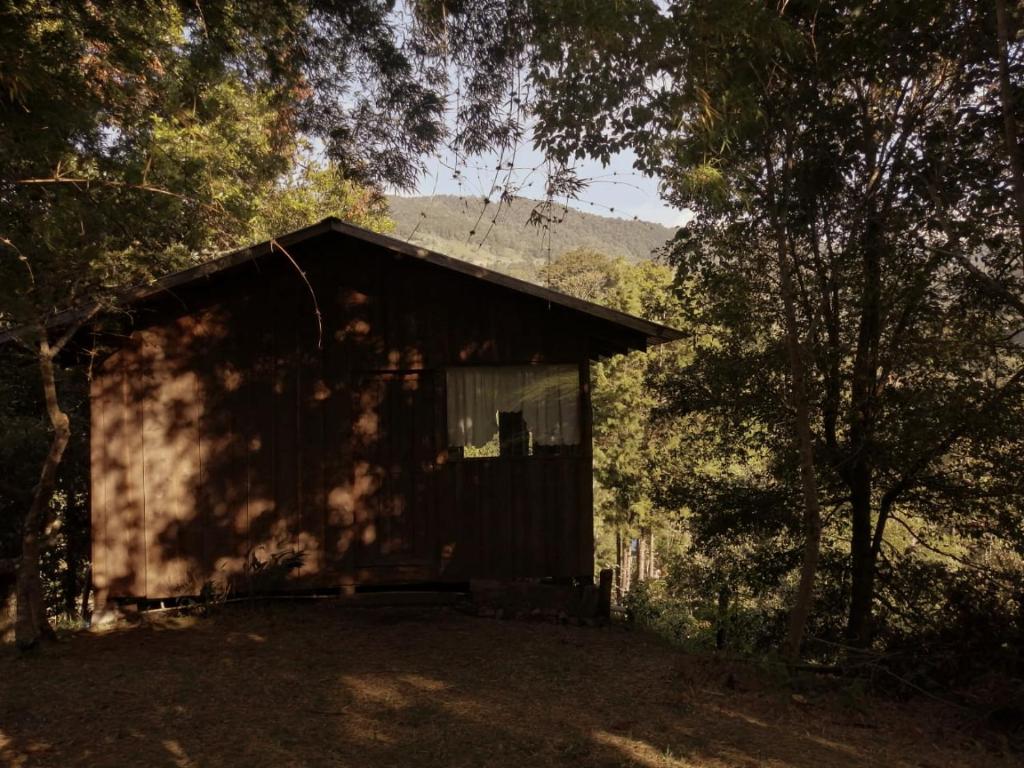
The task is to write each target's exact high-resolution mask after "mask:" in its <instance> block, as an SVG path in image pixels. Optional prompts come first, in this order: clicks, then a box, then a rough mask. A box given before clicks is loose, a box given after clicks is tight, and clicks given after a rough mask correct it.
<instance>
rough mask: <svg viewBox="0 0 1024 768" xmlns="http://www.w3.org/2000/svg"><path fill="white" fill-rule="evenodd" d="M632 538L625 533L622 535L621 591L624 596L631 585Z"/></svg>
mask: <svg viewBox="0 0 1024 768" xmlns="http://www.w3.org/2000/svg"><path fill="white" fill-rule="evenodd" d="M632 543H633V541H632V539H631V538H630V537H629V534H628V533H627V534H626V535H625V536H623V537H622V575H621V582H622V593H623V595H624V596H625V594H626V593H628V592H629V590H630V588H631V587H632V586H633V547H632Z"/></svg>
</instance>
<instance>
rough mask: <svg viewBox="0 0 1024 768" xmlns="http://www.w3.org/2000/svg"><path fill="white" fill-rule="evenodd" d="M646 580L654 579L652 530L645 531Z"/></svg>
mask: <svg viewBox="0 0 1024 768" xmlns="http://www.w3.org/2000/svg"><path fill="white" fill-rule="evenodd" d="M647 578H648V579H653V578H654V529H653V528H648V529H647Z"/></svg>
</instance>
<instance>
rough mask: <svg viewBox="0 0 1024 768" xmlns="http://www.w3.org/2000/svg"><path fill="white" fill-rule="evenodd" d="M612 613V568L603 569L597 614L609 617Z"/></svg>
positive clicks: (599, 584)
mask: <svg viewBox="0 0 1024 768" xmlns="http://www.w3.org/2000/svg"><path fill="white" fill-rule="evenodd" d="M611 615H612V569H611V568H604V569H602V570H601V575H600V581H599V582H598V588H597V616H598V617H599V618H604V619H607V618H609V617H610V616H611Z"/></svg>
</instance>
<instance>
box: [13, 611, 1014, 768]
mask: <svg viewBox="0 0 1024 768" xmlns="http://www.w3.org/2000/svg"><path fill="white" fill-rule="evenodd" d="M956 720H957V718H956V717H955V716H954V714H953V713H951V712H949V711H948V710H945V709H944V708H943V707H942V706H941V705H937V704H933V703H926V702H918V703H916V704H907V705H898V704H895V703H892V702H880V701H875V700H867V701H863V700H860V701H855V700H850V699H849V697H844V696H843V695H841V694H840V693H836V692H833V693H828V694H825V693H819V694H814V693H809V692H805V693H803V694H801V695H800V696H798V697H796V698H794V694H793V691H792V689H790V688H788V687H787V686H785V685H782V684H781V683H780V681H779V680H773V679H771V676H770V675H767V674H765V673H764V672H762V671H760V670H757V669H754V668H751V667H744V666H738V665H737V664H736V663H734V662H733V663H727V662H724V661H720V660H716V659H714V658H710V657H704V656H692V655H687V654H684V653H682V652H680V651H679V650H677V649H674V648H671V647H668V646H666V645H665V644H663V643H662V642H660V641H659V640H657V639H655V638H651V637H647V636H645V635H642V634H640V633H636V632H631V631H629V630H627V629H624V628H621V627H605V628H589V627H573V626H560V625H553V624H545V623H527V622H520V621H500V620H496V619H484V618H476V617H470V616H466V615H463V614H460V613H458V612H455V611H453V610H451V609H423V608H420V609H408V608H406V609H382V608H377V609H363V610H353V609H351V608H344V607H341V606H338V605H333V604H291V605H272V606H257V607H255V608H253V607H238V608H236V609H234V610H230V611H225V612H224V613H222V614H220V615H218V616H216V617H213V618H206V619H195V618H187V619H186V618H177V619H172V618H166V617H165V618H162V619H159V620H151V621H150V622H147V623H146V625H144V626H139V627H131V628H123V629H118V630H115V631H110V632H107V633H103V634H96V633H82V634H79V635H76V636H74V637H72V638H70V639H69V640H67V641H65V642H62V643H60V644H58V645H57V646H54V647H51V648H47V649H45V650H43V651H42V652H39V653H36V654H33V655H30V656H27V657H19V656H18V655H16V654H15V653H14V652H13V651H12V650H9V649H6V648H5V649H3V650H2V651H0V764H2V765H6V766H18V767H20V766H37V765H38V766H86V765H88V766H117V768H125V767H127V766H179V767H181V766H247V767H248V768H252V767H253V766H360V767H369V768H373V767H374V766H400V765H415V766H517V767H518V766H545V765H582V766H646V767H651V768H653V767H654V766H716V767H717V766H779V767H782V766H786V767H792V768H824V767H825V766H844V767H845V766H867V765H871V766H920V767H921V768H939V766H1002V765H1007V766H1009V765H1017V766H1019V765H1020V764H1021V758H1020V755H1017V756H1011V755H1008V754H1005V753H1003V752H1002V750H1001V749H1000V748H999V744H998V742H993V741H992V740H986V743H984V744H983V743H980V742H979V741H977V740H976V739H975V738H974V737H972V736H971V733H972V731H971V729H970V728H969V727H968V726H966V725H963V724H960V725H954V723H956Z"/></svg>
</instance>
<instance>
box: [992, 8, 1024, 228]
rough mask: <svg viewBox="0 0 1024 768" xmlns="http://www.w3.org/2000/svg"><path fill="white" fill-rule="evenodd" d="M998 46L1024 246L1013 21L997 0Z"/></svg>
mask: <svg viewBox="0 0 1024 768" xmlns="http://www.w3.org/2000/svg"><path fill="white" fill-rule="evenodd" d="M996 49H997V53H998V62H999V101H1000V107H1001V108H1002V111H1003V140H1004V142H1005V143H1006V154H1007V157H1008V158H1009V160H1010V173H1011V175H1012V178H1013V198H1014V202H1015V203H1016V208H1017V230H1018V233H1019V235H1020V241H1021V246H1024V160H1022V159H1021V153H1020V138H1019V136H1018V135H1017V118H1016V115H1015V113H1014V103H1013V84H1012V83H1011V82H1010V61H1009V55H1010V24H1009V19H1007V17H1006V0H996Z"/></svg>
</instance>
